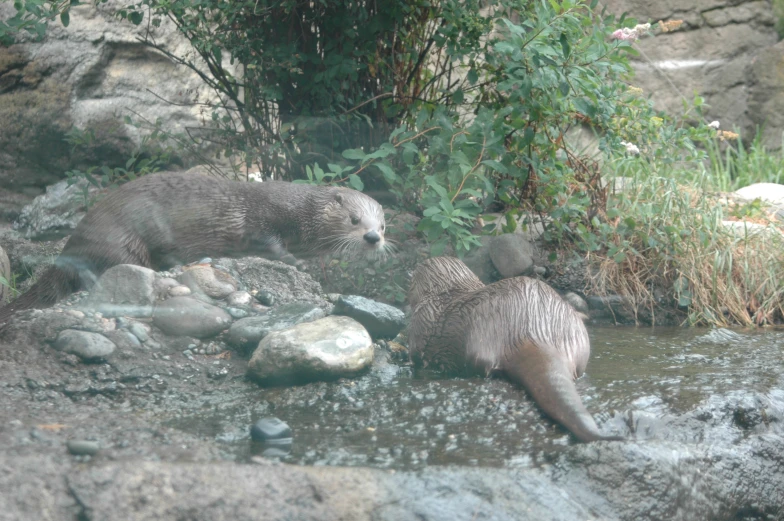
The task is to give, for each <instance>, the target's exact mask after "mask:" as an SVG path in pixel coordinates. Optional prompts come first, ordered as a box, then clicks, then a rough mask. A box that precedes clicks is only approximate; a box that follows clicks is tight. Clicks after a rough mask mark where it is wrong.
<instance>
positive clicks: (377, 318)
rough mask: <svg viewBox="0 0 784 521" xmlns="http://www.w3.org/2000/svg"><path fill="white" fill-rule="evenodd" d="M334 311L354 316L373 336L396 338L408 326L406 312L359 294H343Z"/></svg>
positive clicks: (337, 313) (336, 313) (338, 313)
mask: <svg viewBox="0 0 784 521" xmlns="http://www.w3.org/2000/svg"><path fill="white" fill-rule="evenodd" d="M333 313H334V314H335V315H345V316H349V317H351V318H353V319H354V320H356V321H357V322H359V323H360V324H362V325H363V326H365V329H367V330H368V332H369V333H370V335H371V336H372V337H373V338H379V337H383V338H394V337H395V336H396V335H397V334H398V333H399V332H400V331H401V330H402V329H403V328H404V327H405V326H406V314H405V313H403V312H402V311H401V310H399V309H398V308H396V307H394V306H390V305H389V304H384V303H381V302H376V301H375V300H371V299H369V298H365V297H360V296H358V295H343V296H341V297H340V298H339V299H338V301H337V303H336V304H335V309H334V310H333Z"/></svg>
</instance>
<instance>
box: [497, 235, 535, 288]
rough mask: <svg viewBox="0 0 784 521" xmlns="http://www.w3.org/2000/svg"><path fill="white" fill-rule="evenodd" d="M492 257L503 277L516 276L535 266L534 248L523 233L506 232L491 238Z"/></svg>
mask: <svg viewBox="0 0 784 521" xmlns="http://www.w3.org/2000/svg"><path fill="white" fill-rule="evenodd" d="M490 259H491V260H492V261H493V265H494V266H495V268H496V269H497V270H498V273H500V274H501V276H502V277H504V278H509V277H516V276H518V275H523V274H524V273H526V272H528V271H529V270H530V269H531V268H532V267H533V264H534V249H533V246H532V245H531V243H530V242H528V240H527V239H526V238H524V237H523V236H522V235H520V234H516V233H505V234H503V235H498V236H495V237H493V238H492V239H491V241H490Z"/></svg>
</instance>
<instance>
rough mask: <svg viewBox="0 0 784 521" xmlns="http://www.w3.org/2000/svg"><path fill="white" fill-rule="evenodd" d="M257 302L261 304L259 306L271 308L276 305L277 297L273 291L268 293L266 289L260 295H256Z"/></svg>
mask: <svg viewBox="0 0 784 521" xmlns="http://www.w3.org/2000/svg"><path fill="white" fill-rule="evenodd" d="M256 300H257V301H258V302H259V304H261V305H263V306H267V307H270V306H274V305H275V295H273V294H272V292H271V291H267V290H266V289H263V290H261V291H259V292H258V293H256Z"/></svg>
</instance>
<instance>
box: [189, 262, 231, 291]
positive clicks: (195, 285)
mask: <svg viewBox="0 0 784 521" xmlns="http://www.w3.org/2000/svg"><path fill="white" fill-rule="evenodd" d="M180 281H181V282H182V283H183V284H185V285H186V286H188V287H189V288H190V289H191V291H193V292H195V293H204V294H205V295H207V296H208V297H212V298H217V299H222V298H225V297H227V296H229V295H230V294H231V293H233V292H235V291H237V281H236V280H234V278H233V277H232V276H231V275H229V274H228V273H226V272H225V271H221V270H216V269H215V268H213V267H211V266H205V265H201V264H199V265H195V266H191V267H189V268H186V269H184V270H183V272H182V275H180Z"/></svg>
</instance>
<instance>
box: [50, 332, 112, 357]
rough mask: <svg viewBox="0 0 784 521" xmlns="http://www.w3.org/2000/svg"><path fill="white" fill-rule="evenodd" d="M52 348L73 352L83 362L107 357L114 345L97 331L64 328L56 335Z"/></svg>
mask: <svg viewBox="0 0 784 521" xmlns="http://www.w3.org/2000/svg"><path fill="white" fill-rule="evenodd" d="M54 348H55V349H57V350H58V351H63V352H65V353H71V354H74V355H76V356H78V357H79V358H81V359H82V360H83V361H85V362H93V361H97V360H103V359H105V358H107V357H109V356H110V355H111V354H112V353H114V350H115V348H116V346H115V345H114V343H113V342H112V341H111V340H109V339H108V338H106V337H105V336H103V335H100V334H98V333H91V332H89V331H77V330H75V329H66V330H64V331H61V332H60V334H59V335H57V340H55V342H54Z"/></svg>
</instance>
